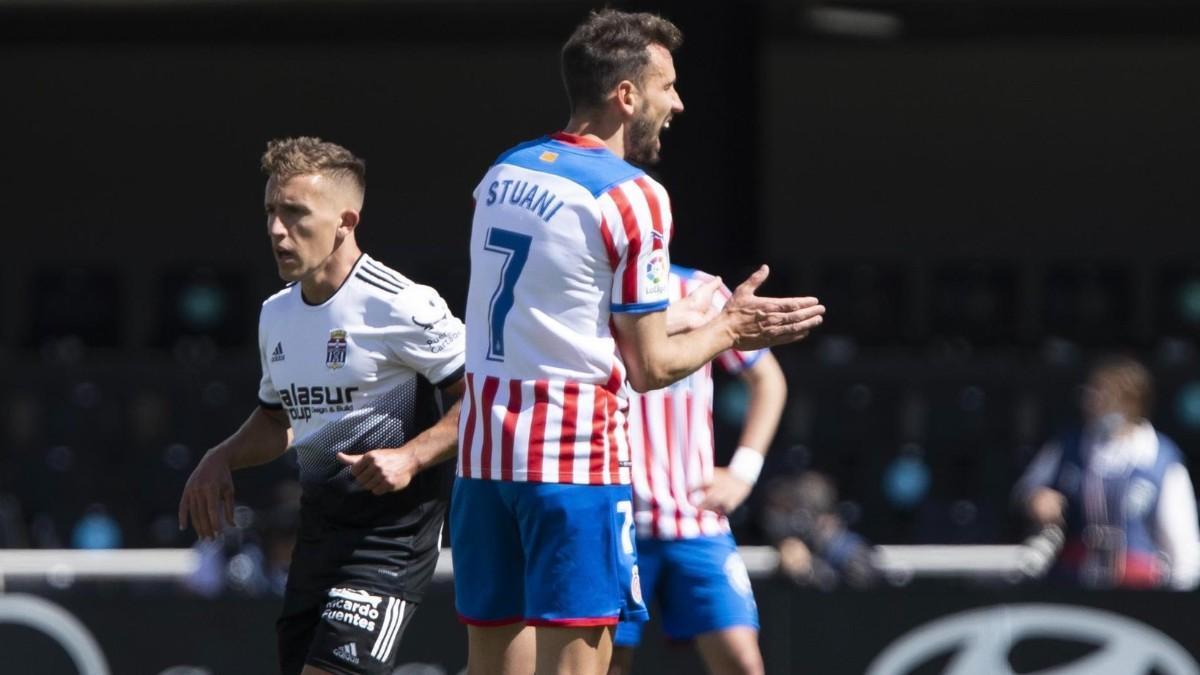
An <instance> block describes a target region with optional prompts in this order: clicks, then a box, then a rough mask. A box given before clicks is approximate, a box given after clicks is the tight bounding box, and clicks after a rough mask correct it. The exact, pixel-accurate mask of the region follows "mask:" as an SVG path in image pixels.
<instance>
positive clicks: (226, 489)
mask: <svg viewBox="0 0 1200 675" xmlns="http://www.w3.org/2000/svg"><path fill="white" fill-rule="evenodd" d="M290 440H291V427H290V426H289V424H288V418H287V414H286V413H285V412H283V410H282V409H278V410H277V409H271V408H267V407H264V406H259V407H258V408H256V409H255V410H254V412H252V413H250V417H248V418H247V419H246V421H245V422H244V423H243V424H242V426H241V427H240V428H239V429H238V430H237V431H235V432H234V433H233V435H232V436H230V437H229V438H227V439H225V440H224V441H222V442H221V443H219V444H217V445H216V446H214V447H213V448H212V449H210V450H209V451H208V452H206V453H205V454H204V457H202V458H201V459H200V463H199V464H198V465H196V468H195V469H194V470H193V471H192V474H191V475H190V476H188V480H187V484H186V485H185V486H184V488H183V496H182V497H180V499H179V529H181V530H183V529H186V528H187V526H188V522H189V521H190V522H191V524H192V526H193V527H194V528H195V530H196V535H197V536H198V537H200V538H201V539H213V538H216V536H217V535H218V534H220V533H221V517H222V516H224V518H225V521H226V522H227V523H231V522H233V476H232V472H233V470H234V469H241V468H244V467H248V466H257V465H259V464H266V463H267V462H270V461H271V460H273V459H275V458H277V457H279V456H280V455H282V454H283V453H284V452H286V451H287V448H288V443H289V441H290Z"/></svg>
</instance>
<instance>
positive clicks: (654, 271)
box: [646, 250, 667, 295]
mask: <svg viewBox="0 0 1200 675" xmlns="http://www.w3.org/2000/svg"><path fill="white" fill-rule="evenodd" d="M646 286H647V288H646V293H648V294H652V295H653V294H657V293H662V292H664V291H665V290H667V261H666V260H665V256H664V255H663V252H662V251H661V250H658V251H655V252H653V253H651V254H650V259H649V260H647V261H646Z"/></svg>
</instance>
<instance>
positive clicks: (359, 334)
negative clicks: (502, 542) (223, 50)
mask: <svg viewBox="0 0 1200 675" xmlns="http://www.w3.org/2000/svg"><path fill="white" fill-rule="evenodd" d="M262 167H263V170H264V172H265V173H266V174H267V176H268V180H267V189H266V198H265V207H266V212H267V218H266V219H267V234H268V235H269V236H270V239H271V247H272V251H273V252H274V254H275V261H276V264H277V266H278V269H279V275H280V276H281V277H282V278H283V279H284V280H285V281H290V282H292V283H290V284H288V286H287V287H286V288H284V289H283V290H281V291H279V292H278V293H276V294H275V295H273V296H271V297H270V298H269V299H268V300H267V301H266V302H264V303H263V308H262V314H261V315H260V319H259V356H260V358H261V359H262V381H261V383H260V385H259V390H258V399H259V406H258V408H256V409H255V411H254V412H253V413H251V415H250V418H249V419H248V420H246V422H245V424H243V425H242V427H241V428H240V429H238V430H237V431H236V432H235V433H234V434H233V435H232V436H230V437H229V438H228V439H226V440H225V441H224V442H222V443H220V444H219V445H217V446H216V447H214V448H213V449H211V450H209V451H208V453H207V454H205V456H204V458H203V459H201V460H200V464H199V465H198V466H197V467H196V469H195V471H193V472H192V475H191V477H190V478H189V479H188V482H187V486H186V487H185V488H184V493H183V498H182V499H181V500H180V504H179V526H180V528H181V529H182V528H183V527H185V526H186V524H187V522H188V520H189V519H190V520H191V522H192V523H193V525H194V526H195V528H196V532H197V534H199V535H200V536H201V537H202V538H214V537H216V536H217V535H218V534H219V533H220V530H221V516H222V515H224V516H225V518H226V520H227V521H228V520H231V519H232V517H233V498H234V495H233V481H232V479H231V476H230V471H231V470H232V469H239V468H242V467H246V466H254V465H257V464H263V463H265V462H269V461H271V460H273V459H275V458H277V457H279V456H280V455H282V454H283V453H284V452H285V451H286V450H287V449H288V448H289V447H292V448H295V450H296V458H297V460H298V461H299V464H300V482H301V485H302V486H303V495H302V498H301V504H300V531H299V533H298V534H297V537H296V547H295V550H294V552H293V554H292V562H291V566H290V568H289V570H288V579H287V589H286V591H285V594H284V600H283V615H282V616H281V617H280V619H279V621H278V622H277V623H276V632H277V635H278V649H279V658H280V670H281V672H282V673H284V674H285V675H300V674H301V673H302V674H303V675H321V674H323V673H339V674H346V673H391V672H392V670H393V669H394V667H395V665H396V661H397V653H398V650H397V649H396V645H397V643H398V642H399V640H400V636H401V634H402V633H403V631H404V628H405V626H406V625H407V624H408V622H409V621H410V619H411V618H412V615H413V612H414V611H415V610H416V605H417V604H418V603H419V602H420V601H421V594H422V592H423V591H424V588H425V586H426V585H427V584H428V582H429V580H430V579H431V578H432V577H433V570H434V566H435V565H436V563H437V556H438V548H439V542H440V539H441V531H442V522H443V519H444V515H445V511H446V493H447V491H448V488H449V481H450V478H451V476H450V472H449V471H450V468H451V467H452V466H453V465H452V464H450V463H448V462H442V461H443V460H446V459H449V458H450V457H452V456H453V455H454V453H455V451H456V450H457V434H458V431H457V419H458V404H457V403H455V404H454V405H453V406H452V407H451V408H450V410H449V411H446V412H445V414H443V413H442V411H441V409H440V408H441V407H442V406H441V405H439V403H438V398H439V391H437V390H440V393H441V394H444V395H446V396H448V397H453V398H455V399H457V398H458V397H459V396H461V394H462V391H463V384H462V369H463V347H464V330H463V326H462V323H461V322H460V321H459V320H458V319H456V318H455V317H454V316H453V315H451V314H450V312H449V310H448V309H447V308H446V303H445V302H443V301H442V298H441V297H440V296H439V295H438V293H437V291H435V290H434V289H432V288H430V287H428V286H422V285H420V284H416V283H413V282H412V281H410V280H409V279H407V278H406V277H405V276H404V275H402V274H400V273H399V272H397V271H395V270H393V269H391V268H389V267H387V266H385V265H383V264H382V263H380V262H378V261H376V260H374V259H373V258H371V257H370V256H368V255H366V254H364V253H363V252H362V251H360V250H359V248H358V244H357V243H356V241H355V231H356V230H357V227H358V222H359V214H360V213H361V211H362V204H363V194H364V190H365V179H364V174H365V165H364V163H363V162H362V160H360V159H358V158H357V157H355V156H354V155H353V154H351V153H350V151H348V150H346V149H345V148H342V147H341V146H338V145H335V144H333V143H326V142H323V141H321V140H320V139H316V138H292V139H284V140H277V141H272V142H271V143H270V144H269V145H268V147H267V152H266V154H264V155H263V159H262ZM442 405H444V403H443V404H442ZM439 462H442V463H441V464H440V465H439Z"/></svg>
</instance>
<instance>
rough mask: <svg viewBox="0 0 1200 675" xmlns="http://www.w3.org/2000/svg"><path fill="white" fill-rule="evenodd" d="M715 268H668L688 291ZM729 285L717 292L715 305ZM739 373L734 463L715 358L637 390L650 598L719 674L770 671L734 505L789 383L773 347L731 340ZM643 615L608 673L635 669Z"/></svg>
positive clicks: (634, 429)
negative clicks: (721, 430) (740, 408)
mask: <svg viewBox="0 0 1200 675" xmlns="http://www.w3.org/2000/svg"><path fill="white" fill-rule="evenodd" d="M711 279H712V277H711V276H709V275H706V274H704V273H703V272H699V271H696V270H689V269H685V268H682V267H676V266H672V267H671V275H670V278H669V282H668V283H669V287H670V292H671V295H670V298H671V301H672V302H679V301H680V300H682V299H683V298H685V297H687V296H688V295H689V294H690V293H692V292H693V291H694V290H696V289H697V288H698V287H700V286H702V285H703V284H704V283H705V282H707V281H708V280H711ZM728 297H729V292H728V290H726V289H725V288H721V289H720V292H718V293H716V294H714V296H713V299H714V303H713V305H714V308H715V309H717V310H719V309H720V308H721V307H723V306H724V304H725V302H726V300H727V299H728ZM715 362H716V363H719V364H720V365H721V366H722V367H723V368H724V369H725V370H726V371H727V372H730V373H734V374H737V375H740V376H741V378H742V379H743V381H744V382H745V383H746V385H747V388H748V390H749V394H750V397H749V404H748V406H747V410H746V417H745V424H744V426H743V428H742V435H741V439H740V443H739V447H738V449H737V451H736V452H735V453H734V455H733V460H732V461H731V462H730V465H729V467H728V468H720V467H714V466H713V442H714V440H713V432H712V403H713V380H712V364H711V363H710V364H708V365H706V366H705V367H703V368H701V369H700V370H697V371H696V372H694V373H692V374H691V375H689V376H688V377H685V378H683V379H682V380H679V381H678V382H676V383H675V384H673V385H671V386H670V387H667V388H665V389H658V390H655V391H650V392H646V393H644V394H640V395H637V396H634V397H632V398H631V399H630V406H629V445H630V448H631V450H632V451H633V495H634V511H635V512H634V519H635V521H636V523H637V533H638V540H637V549H638V570H639V571H640V573H641V582H642V589H643V592H644V593H645V595H646V597H647V598H652V599H657V600H658V605H659V608H660V610H661V612H662V613H661V615H660V617H661V619H662V623H663V629H664V631H665V632H666V634H667V636H668V637H669V638H671V640H673V641H678V642H682V641H689V640H695V643H696V647H697V649H698V650H699V651H700V654H701V656H702V657H703V658H704V662H705V665H707V666H708V670H709V672H711V673H715V674H718V675H752V674H756V673H762V672H763V662H762V654H761V653H760V651H759V648H758V609H757V607H756V605H755V602H754V594H753V591H752V589H751V587H750V578H749V575H748V574H747V572H746V566H745V564H744V563H743V562H742V559H741V557H740V556H739V555H738V552H737V546H736V544H735V543H734V541H733V536H732V535H731V534H730V531H729V521H728V520H727V519H726V518H725V514H726V513H729V512H731V511H733V510H734V509H736V508H737V507H738V506H739V505H740V504H741V503H742V502H743V501H744V500H745V499H746V497H747V496H748V495H749V494H750V489H751V488H752V487H753V486H754V483H755V482H756V481H757V479H758V473H759V471H760V470H761V468H762V463H763V455H764V454H766V451H767V448H768V446H769V445H770V443H771V440H772V438H774V436H775V430H776V429H777V428H778V426H779V418H780V416H781V415H782V414H783V407H784V403H785V402H786V399H787V382H786V381H785V380H784V376H783V371H782V369H781V368H780V367H779V363H778V362H777V361H776V360H775V357H773V356H772V355H771V353H770V352H769V351H768V350H765V349H763V350H757V351H752V352H742V351H738V350H729V351H726V352H723V353H722V354H721V355H720V356H718V357H717V359H715ZM641 634H642V624H639V623H635V622H628V621H622V622H621V623H620V625H619V626H618V627H617V632H616V636H615V638H614V642H615V643H616V647H617V648H616V649H615V650H614V653H613V662H612V666H611V667H610V668H609V675H625V674H626V673H630V672H632V665H633V650H634V648H635V647H637V645H638V644H639V643H640V642H641Z"/></svg>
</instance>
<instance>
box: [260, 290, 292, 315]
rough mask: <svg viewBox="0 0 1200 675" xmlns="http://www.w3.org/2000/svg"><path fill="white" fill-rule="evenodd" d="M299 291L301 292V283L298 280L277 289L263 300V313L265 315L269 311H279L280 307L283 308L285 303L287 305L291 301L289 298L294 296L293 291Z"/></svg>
mask: <svg viewBox="0 0 1200 675" xmlns="http://www.w3.org/2000/svg"><path fill="white" fill-rule="evenodd" d="M298 292H300V291H299V284H298V282H295V281H293V282H292V283H290V284H288V285H286V286H284V287H283V288H281V289H279V290H278V291H275V292H274V293H272V294H271V295H270V296H268V297H267V299H266V300H263V303H262V313H263V315H264V316H265V315H267V314H268V313H271V312H277V311H279V310H280V309H282V308H283V307H284V305H286V304H287V303H288V302H289V300H290V299H291V297H292V293H298Z"/></svg>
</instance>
